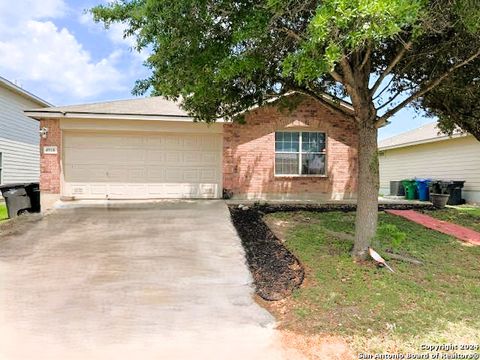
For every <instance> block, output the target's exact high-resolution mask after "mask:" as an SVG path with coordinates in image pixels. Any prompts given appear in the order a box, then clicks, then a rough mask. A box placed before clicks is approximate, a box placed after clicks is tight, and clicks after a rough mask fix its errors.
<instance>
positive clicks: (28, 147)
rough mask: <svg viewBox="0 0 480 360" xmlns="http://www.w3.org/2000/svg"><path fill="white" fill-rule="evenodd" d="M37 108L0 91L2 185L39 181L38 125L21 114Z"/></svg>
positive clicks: (26, 101)
mask: <svg viewBox="0 0 480 360" xmlns="http://www.w3.org/2000/svg"><path fill="white" fill-rule="evenodd" d="M38 107H40V105H39V104H38V103H36V102H34V101H30V100H28V99H26V98H25V97H23V96H20V95H18V94H16V93H14V92H12V91H10V90H8V89H6V88H4V87H0V152H1V153H2V157H3V164H2V179H0V180H1V181H2V183H3V184H8V183H14V182H31V181H38V180H39V176H40V170H39V162H40V155H39V141H40V138H39V134H38V129H39V123H38V121H36V120H34V119H31V118H29V117H27V116H25V115H24V114H23V110H25V109H29V108H38Z"/></svg>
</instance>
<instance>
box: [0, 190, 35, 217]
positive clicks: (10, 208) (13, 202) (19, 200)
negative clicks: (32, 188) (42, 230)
mask: <svg viewBox="0 0 480 360" xmlns="http://www.w3.org/2000/svg"><path fill="white" fill-rule="evenodd" d="M2 195H3V197H4V198H5V204H6V205H7V212H8V217H9V218H10V219H13V218H14V217H17V216H18V215H19V214H21V213H22V212H24V211H28V210H29V209H30V208H31V207H32V204H31V202H30V197H29V196H28V195H27V191H26V190H25V188H23V187H20V188H11V189H9V190H6V191H3V192H2Z"/></svg>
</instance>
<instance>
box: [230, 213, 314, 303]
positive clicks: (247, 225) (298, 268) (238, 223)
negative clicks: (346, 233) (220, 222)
mask: <svg viewBox="0 0 480 360" xmlns="http://www.w3.org/2000/svg"><path fill="white" fill-rule="evenodd" d="M229 208H230V214H231V216H232V221H233V224H234V226H235V228H236V229H237V232H238V235H239V236H240V239H241V240H242V244H243V247H244V249H245V255H246V257H247V262H248V266H249V268H250V272H251V273H252V276H253V279H254V283H255V291H256V293H257V294H258V295H259V296H260V297H262V298H263V299H265V300H269V301H276V300H281V299H283V298H285V297H287V296H289V295H290V294H291V293H292V292H293V291H294V290H295V289H296V288H298V287H299V286H300V285H301V284H302V282H303V279H304V277H305V271H304V269H303V266H302V264H301V263H300V261H298V259H297V258H296V257H295V256H294V255H293V254H292V253H291V252H290V251H288V249H287V248H286V247H285V246H284V245H283V244H282V242H281V241H280V240H279V239H278V238H277V237H276V236H275V235H274V234H273V232H272V231H271V230H270V228H269V227H268V226H267V225H266V224H265V223H264V221H263V219H262V216H263V214H264V213H263V212H261V211H259V210H258V209H257V208H255V207H254V208H248V210H243V209H240V208H238V207H235V206H230V207H229Z"/></svg>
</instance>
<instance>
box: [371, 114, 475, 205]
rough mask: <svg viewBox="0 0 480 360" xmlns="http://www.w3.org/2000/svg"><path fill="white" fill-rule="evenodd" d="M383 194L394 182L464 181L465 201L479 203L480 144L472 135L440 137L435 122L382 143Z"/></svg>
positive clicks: (380, 155) (381, 172)
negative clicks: (412, 179) (410, 179)
mask: <svg viewBox="0 0 480 360" xmlns="http://www.w3.org/2000/svg"><path fill="white" fill-rule="evenodd" d="M378 149H379V151H380V154H379V159H380V193H382V194H385V195H386V194H389V192H390V191H389V186H390V181H391V180H402V179H405V178H413V177H419V178H435V179H444V180H450V179H451V180H465V181H466V182H465V187H464V189H463V198H464V199H465V200H466V201H467V202H472V203H480V142H478V141H477V140H476V139H475V138H474V137H473V136H472V135H470V134H459V133H457V134H454V135H453V136H451V137H449V136H447V135H445V134H441V133H440V132H439V130H438V129H437V127H436V123H435V122H434V123H430V124H427V125H424V126H422V127H419V128H418V129H415V130H412V131H408V132H405V133H403V134H400V135H397V136H394V137H391V138H389V139H385V140H383V141H380V143H379V144H378Z"/></svg>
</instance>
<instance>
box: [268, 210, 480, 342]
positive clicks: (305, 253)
mask: <svg viewBox="0 0 480 360" xmlns="http://www.w3.org/2000/svg"><path fill="white" fill-rule="evenodd" d="M354 216H355V215H354V213H342V212H330V213H314V212H297V213H274V214H269V215H267V217H269V219H268V221H269V223H270V222H272V221H273V222H274V221H277V222H279V223H282V224H287V225H286V228H285V229H286V230H285V233H284V238H285V244H286V246H287V247H288V248H289V249H290V250H291V251H292V252H293V253H294V254H295V255H296V256H297V257H298V258H299V259H300V261H301V262H302V263H303V264H304V266H305V268H306V279H305V282H304V285H303V286H302V287H301V288H300V289H298V290H297V291H296V292H295V293H294V295H293V296H292V297H291V298H290V299H288V300H287V304H286V306H285V304H283V305H282V310H281V311H277V310H276V308H275V305H272V311H273V312H274V314H275V315H276V316H277V317H278V318H279V320H280V322H281V324H282V326H283V327H284V328H285V329H288V330H292V331H295V332H299V333H306V334H318V333H324V334H328V335H335V336H341V337H343V338H345V339H346V340H347V341H348V342H349V343H350V344H351V346H352V348H353V349H354V350H356V351H370V352H379V351H413V350H415V351H418V350H419V349H420V347H419V346H420V344H422V343H425V342H426V343H432V341H433V343H448V342H452V343H459V342H460V343H461V342H470V343H477V344H478V343H479V342H480V326H479V322H478V314H480V261H479V259H480V247H469V246H465V245H463V244H461V243H459V242H458V241H456V240H455V239H453V238H452V237H449V236H447V235H443V234H440V233H437V232H435V231H431V230H428V229H426V228H424V227H422V226H420V225H417V224H415V223H412V222H409V221H407V220H404V219H402V218H399V217H395V216H393V215H388V214H385V213H381V214H380V224H381V228H382V229H384V231H383V232H382V234H383V235H382V236H381V237H380V238H378V239H377V240H376V241H375V243H374V248H375V249H376V250H377V251H378V252H379V253H380V254H382V253H384V251H385V250H386V249H388V250H393V251H395V252H397V253H399V254H402V255H404V256H409V257H413V258H416V259H419V260H421V261H423V262H424V265H412V264H410V263H407V262H400V261H394V260H391V261H389V264H390V265H391V266H392V267H393V268H394V269H395V273H391V272H389V271H387V270H386V269H380V268H377V267H376V266H375V265H374V264H373V263H372V262H370V261H369V262H365V263H354V262H353V260H352V258H351V257H350V250H351V247H352V242H351V241H348V240H345V239H343V240H341V239H339V238H338V237H337V236H335V232H337V233H340V232H341V233H349V234H353V231H354ZM458 216H460V217H462V216H463V215H458ZM472 216H473V217H474V218H473V221H474V222H475V221H477V220H478V217H477V215H475V214H474V215H472ZM462 219H463V217H462ZM464 220H465V219H464ZM462 221H463V220H462ZM465 222H467V220H465ZM385 229H386V230H385ZM389 233H392V234H393V235H392V236H390V235H389ZM398 234H403V236H396V235H398ZM285 309H287V310H285Z"/></svg>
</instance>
